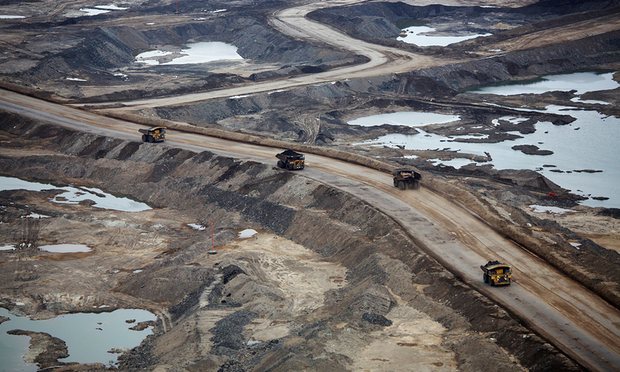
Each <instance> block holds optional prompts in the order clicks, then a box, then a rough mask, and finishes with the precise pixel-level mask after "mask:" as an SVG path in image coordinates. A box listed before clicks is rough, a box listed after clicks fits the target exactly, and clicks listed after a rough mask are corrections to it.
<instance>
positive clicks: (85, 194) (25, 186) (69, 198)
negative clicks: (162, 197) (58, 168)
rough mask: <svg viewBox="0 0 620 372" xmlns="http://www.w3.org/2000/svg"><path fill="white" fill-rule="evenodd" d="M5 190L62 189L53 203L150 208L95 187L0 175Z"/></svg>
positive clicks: (132, 209)
mask: <svg viewBox="0 0 620 372" xmlns="http://www.w3.org/2000/svg"><path fill="white" fill-rule="evenodd" d="M5 190H29V191H43V190H63V191H64V192H63V193H61V194H58V195H56V196H55V197H54V198H53V199H51V200H52V201H53V202H54V203H60V204H78V203H79V202H80V201H83V200H92V201H93V202H94V203H95V204H93V207H95V208H102V209H113V210H117V211H124V212H140V211H145V210H149V209H151V207H149V206H148V205H146V204H144V203H141V202H137V201H135V200H131V199H129V198H124V197H117V196H114V195H111V194H108V193H105V192H103V191H102V190H100V189H98V188H95V187H80V188H76V187H72V186H62V187H58V186H54V185H51V184H45V183H39V182H31V181H25V180H22V179H19V178H15V177H4V176H0V191H5Z"/></svg>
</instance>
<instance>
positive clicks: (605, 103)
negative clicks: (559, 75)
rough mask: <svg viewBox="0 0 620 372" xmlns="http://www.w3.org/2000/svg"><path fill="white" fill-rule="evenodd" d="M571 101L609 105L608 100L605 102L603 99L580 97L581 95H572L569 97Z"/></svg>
mask: <svg viewBox="0 0 620 372" xmlns="http://www.w3.org/2000/svg"><path fill="white" fill-rule="evenodd" d="M570 101H571V102H576V103H587V104H590V105H609V104H610V103H609V102H605V101H597V100H595V99H581V97H573V98H571V99H570Z"/></svg>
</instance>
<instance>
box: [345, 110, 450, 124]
mask: <svg viewBox="0 0 620 372" xmlns="http://www.w3.org/2000/svg"><path fill="white" fill-rule="evenodd" d="M458 120H461V117H460V116H458V115H445V114H438V113H434V112H417V111H402V112H393V113H389V114H379V115H371V116H365V117H362V118H357V119H354V120H350V121H349V122H348V123H347V124H350V125H360V126H363V127H374V126H379V125H383V124H390V125H404V126H408V127H423V126H425V125H430V124H442V123H450V122H453V121H458Z"/></svg>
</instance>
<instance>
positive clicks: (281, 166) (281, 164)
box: [278, 160, 284, 168]
mask: <svg viewBox="0 0 620 372" xmlns="http://www.w3.org/2000/svg"><path fill="white" fill-rule="evenodd" d="M278 168H284V163H283V162H282V160H278Z"/></svg>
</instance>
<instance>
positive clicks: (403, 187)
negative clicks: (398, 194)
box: [398, 181, 407, 190]
mask: <svg viewBox="0 0 620 372" xmlns="http://www.w3.org/2000/svg"><path fill="white" fill-rule="evenodd" d="M398 188H399V189H401V190H405V189H406V188H407V185H405V182H404V181H398Z"/></svg>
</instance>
